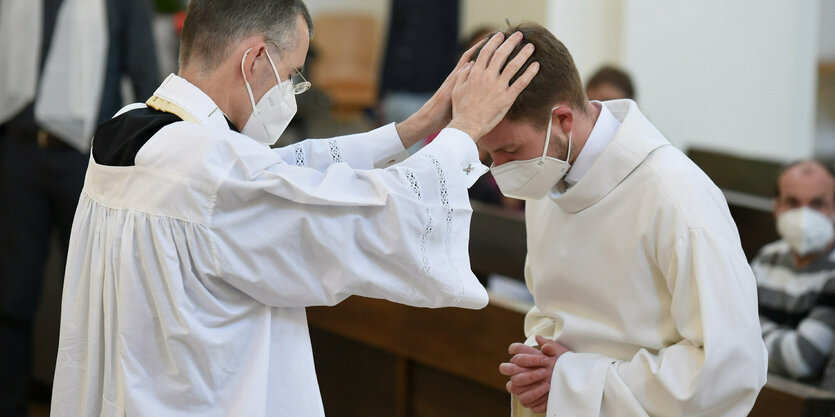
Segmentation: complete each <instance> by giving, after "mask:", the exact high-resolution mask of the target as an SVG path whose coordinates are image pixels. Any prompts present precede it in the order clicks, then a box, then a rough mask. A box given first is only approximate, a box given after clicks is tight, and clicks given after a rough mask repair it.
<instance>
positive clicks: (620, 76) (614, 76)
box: [586, 65, 635, 99]
mask: <svg viewBox="0 0 835 417" xmlns="http://www.w3.org/2000/svg"><path fill="white" fill-rule="evenodd" d="M602 84H610V85H613V86H615V87H617V88H619V89H620V90H621V91H623V93H624V95H625V96H626V97H624V98H629V99H634V98H635V88H634V87H633V86H632V79H631V78H629V74H627V73H626V72H625V71H623V70H622V69H620V68H617V67H614V66H611V65H606V66H604V67H602V68H600V69H599V70H597V72H595V73H594V75H592V76H591V78H589V82H588V83H587V84H586V91H588V90H591V89H592V88H594V87H597V86H600V85H602Z"/></svg>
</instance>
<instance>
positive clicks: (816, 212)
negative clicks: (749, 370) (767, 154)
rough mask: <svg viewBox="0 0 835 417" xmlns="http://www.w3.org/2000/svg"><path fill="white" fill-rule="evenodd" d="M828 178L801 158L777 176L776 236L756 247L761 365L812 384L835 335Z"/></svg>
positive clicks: (833, 208)
mask: <svg viewBox="0 0 835 417" xmlns="http://www.w3.org/2000/svg"><path fill="white" fill-rule="evenodd" d="M833 213H835V177H833V175H832V172H831V171H830V170H828V169H827V168H826V167H825V166H824V165H823V164H821V163H820V162H816V161H803V162H798V163H795V164H792V165H790V166H789V167H787V168H786V169H785V170H784V171H783V172H782V174H781V175H780V176H779V178H778V180H777V197H776V199H775V201H774V217H775V219H776V220H777V232H778V234H779V235H780V237H781V238H782V239H781V240H778V241H777V242H774V243H770V244H768V245H766V246H765V247H763V248H762V249H761V250H760V253H759V254H757V256H756V258H754V261H753V262H752V263H751V268H752V269H753V270H754V275H755V276H756V277H757V286H758V292H759V303H760V324H761V326H762V335H763V339H764V340H765V346H766V347H767V348H768V353H769V355H768V370H769V371H770V372H774V373H777V374H780V375H784V376H787V377H790V378H794V379H798V380H801V381H805V382H808V383H811V384H815V385H817V384H818V381H819V379H820V377H821V373H822V371H823V369H824V367H825V365H826V363H827V360H828V359H829V356H830V354H831V352H832V347H833V339H835V251H833V224H832V216H833Z"/></svg>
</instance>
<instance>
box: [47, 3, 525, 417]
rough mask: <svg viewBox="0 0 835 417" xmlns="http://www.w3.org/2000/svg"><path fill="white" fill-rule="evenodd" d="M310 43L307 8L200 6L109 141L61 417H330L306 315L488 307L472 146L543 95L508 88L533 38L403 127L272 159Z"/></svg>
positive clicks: (67, 329) (65, 341)
mask: <svg viewBox="0 0 835 417" xmlns="http://www.w3.org/2000/svg"><path fill="white" fill-rule="evenodd" d="M312 34H313V24H312V21H311V18H310V15H309V13H308V10H307V8H306V6H305V5H304V3H303V2H302V1H301V0H250V1H246V2H240V1H237V0H192V1H191V2H190V3H189V7H188V11H187V17H186V20H185V24H184V27H183V35H182V47H181V56H180V61H181V62H180V71H179V74H178V75H171V76H169V77H168V79H167V80H165V82H164V83H163V84H162V85H161V86H160V87H159V89H158V90H157V91H156V93H155V94H154V95H153V96H152V97H151V98H150V99H149V100H148V101H147V102H146V103H145V104H140V105H133V106H129V107H128V108H126V109H123V110H122V111H121V112H120V114H118V115H117V116H116V117H114V118H113V119H112V120H111V121H109V122H107V123H105V124H103V125H101V126H100V127H99V128H98V130H97V131H96V134H95V137H94V139H93V146H92V152H91V158H90V163H89V168H88V171H87V177H86V182H85V186H84V190H83V192H82V196H81V199H80V201H79V205H78V209H77V212H76V216H75V220H74V224H73V230H72V237H71V243H70V250H69V256H68V258H69V259H68V262H67V272H66V280H65V285H64V294H63V307H62V319H61V336H60V347H59V354H58V364H57V369H56V375H55V384H54V391H53V396H52V413H53V416H124V415H131V416H186V415H189V416H195V415H199V416H230V415H240V416H288V417H298V416H322V415H323V414H324V412H323V408H322V402H321V399H320V395H319V390H318V386H317V382H316V375H315V371H314V365H313V357H312V352H311V346H310V339H309V336H308V329H307V322H306V318H305V310H304V308H305V307H307V306H314V305H333V304H336V303H339V302H340V301H341V300H343V299H345V298H346V297H348V296H350V295H352V294H357V295H362V296H366V297H375V298H383V299H388V300H391V301H395V302H399V303H404V304H408V305H412V306H420V307H442V306H456V307H464V308H481V307H483V306H484V305H485V304H486V303H487V295H486V292H485V290H484V288H483V287H481V286H480V285H479V283H478V280H477V279H476V278H475V276H474V275H473V273H472V272H471V270H470V266H469V259H468V256H467V243H468V242H467V240H468V236H469V220H470V214H471V208H470V206H469V202H468V199H467V187H469V186H470V185H472V184H473V182H474V181H475V180H476V179H477V178H478V177H479V176H480V175H481V174H483V173H484V172H485V171H486V168H485V167H483V166H482V165H481V164H480V163H479V160H478V152H477V150H476V146H475V143H474V141H475V140H477V139H478V138H479V137H480V136H481V135H483V134H484V133H486V132H487V131H489V130H490V129H492V127H493V126H495V124H496V123H498V122H499V120H501V118H502V117H503V115H504V113H505V112H506V111H507V109H508V108H509V107H510V105H511V104H512V103H513V101H514V100H515V98H516V97H517V96H518V95H519V93H520V92H521V91H522V90H523V89H524V88H525V87H526V86H527V84H528V83H529V82H530V80H531V79H532V78H533V77H534V75H535V73H536V71H537V68H538V67H537V66H533V67H530V68H529V69H528V70H527V71H526V72H525V75H524V76H523V77H521V78H519V79H516V80H514V82H513V83H511V82H510V81H511V77H512V76H513V75H514V74H515V73H516V72H517V71H518V70H519V69H520V68H521V66H522V63H523V62H524V61H525V60H526V59H527V58H528V57H529V56H530V55H531V53H532V52H533V51H532V47H527V48H526V49H525V52H524V53H522V54H520V55H518V56H517V57H516V58H514V59H512V60H509V61H507V60H506V58H507V57H508V56H509V54H510V52H511V51H512V50H513V48H514V47H516V46H517V45H518V44H519V43H520V41H521V34H515V35H513V36H510V37H508V38H507V39H506V38H505V37H504V36H503V35H497V36H495V37H493V38H492V39H491V40H490V41H489V42H487V43H486V44H485V45H484V51H483V52H482V54H481V56H480V57H479V59H478V60H477V61H476V62H474V63H468V61H469V55H465V56H464V58H463V59H462V60H461V62H460V63H459V65H458V67H457V68H456V69H455V70H454V72H453V73H452V74H451V75H450V77H449V78H448V79H447V80H446V81H445V83H444V84H443V85H442V86H441V87H440V89H439V90H438V92H437V93H436V94H435V96H433V97H432V99H431V100H430V101H429V102H428V103H427V104H426V105H425V106H424V107H423V108H422V109H421V110H420V111H418V113H416V114H415V115H414V116H412V117H411V118H409V119H408V120H406V121H404V122H403V123H401V124H398V125H388V126H383V127H381V128H379V129H377V130H374V131H371V132H368V133H365V134H358V135H351V136H345V137H340V138H333V139H327V140H308V141H305V142H301V143H299V144H296V145H294V146H291V147H288V148H283V149H275V150H272V149H270V146H269V145H270V144H272V143H274V142H275V141H276V140H277V139H278V136H279V135H280V134H281V132H282V131H283V129H284V128H285V127H286V126H287V124H288V123H289V121H290V119H291V118H292V117H293V115H294V113H295V109H296V104H295V95H296V94H299V93H302V92H304V90H306V89H307V88H308V87H309V83H307V81H305V80H303V79H302V77H300V76H299V73H298V68H300V67H302V65H303V64H304V57H305V55H306V53H307V49H308V46H309V41H310V38H311V37H312ZM427 58H429V57H427ZM436 131H440V134H439V135H438V137H437V138H436V139H435V140H434V141H433V143H432V144H431V145H429V146H427V147H426V148H425V149H423V150H421V151H420V152H418V153H417V154H415V155H413V156H412V157H409V158H407V154H406V152H405V150H406V148H408V147H409V146H410V145H411V144H413V143H415V142H416V141H417V140H419V139H421V138H423V137H425V136H426V135H428V134H430V133H432V132H436Z"/></svg>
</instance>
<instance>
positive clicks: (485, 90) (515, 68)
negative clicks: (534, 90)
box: [449, 32, 539, 141]
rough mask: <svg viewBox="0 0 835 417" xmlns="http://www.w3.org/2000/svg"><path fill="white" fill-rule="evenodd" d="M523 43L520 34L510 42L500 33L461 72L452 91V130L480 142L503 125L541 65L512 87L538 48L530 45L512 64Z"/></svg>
mask: <svg viewBox="0 0 835 417" xmlns="http://www.w3.org/2000/svg"><path fill="white" fill-rule="evenodd" d="M503 41H504V42H503ZM520 42H522V33H520V32H516V33H514V34H512V35H510V37H508V38H507V40H504V35H503V34H502V33H497V34H496V35H494V36H493V37H492V38H490V40H489V41H487V43H486V44H485V45H484V47H483V48H482V49H481V52H479V54H478V58H476V60H475V61H474V62H470V63H468V64H467V65H466V66H465V67H464V68H463V69H462V70H461V71H459V73H458V76H457V80H456V83H455V88H454V89H453V91H452V122H450V124H449V127H454V128H457V129H459V130H462V131H464V132H466V133H467V134H469V135H470V137H472V138H473V140H475V141H478V139H479V138H481V137H482V136H484V135H485V134H487V132H490V131H491V130H493V128H494V127H496V125H497V124H499V122H500V121H501V120H502V118H504V116H505V114H507V111H508V110H509V109H510V106H512V105H513V102H514V101H516V97H518V96H519V94H520V93H521V92H522V90H524V89H525V87H527V86H528V84H529V83H530V82H531V80H533V77H534V76H535V75H536V73H537V72H538V71H539V63H538V62H534V63H532V64H531V65H529V66H528V68H527V69H526V70H525V72H524V73H522V75H521V76H519V78H517V79H516V81H514V82H513V84H510V81H511V79H512V78H513V77H514V76H515V75H516V73H517V72H519V70H520V69H521V68H522V66H524V64H525V62H526V61H527V60H528V58H530V56H531V55H532V54H533V52H534V46H533V45H532V44H527V45H525V46H524V47H523V48H522V49H521V50H520V51H519V53H518V54H516V56H515V57H513V59H511V60H510V61H508V57H509V56H510V54H511V53H512V52H513V50H514V48H516V46H517V45H519V43H520ZM505 63H507V65H506V66H505ZM503 66H504V68H502V67H503Z"/></svg>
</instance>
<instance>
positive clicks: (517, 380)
mask: <svg viewBox="0 0 835 417" xmlns="http://www.w3.org/2000/svg"><path fill="white" fill-rule="evenodd" d="M522 369H524V368H522ZM547 377H548V370H547V369H544V368H540V369H536V370H528V371H527V372H519V373H516V374H515V375H512V376H510V382H512V383H513V385H516V386H517V387H526V386H528V385H531V384H534V383H536V382H539V381H542V380H543V379H545V378H547ZM546 382H547V381H546Z"/></svg>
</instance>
